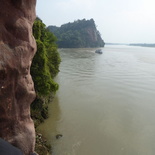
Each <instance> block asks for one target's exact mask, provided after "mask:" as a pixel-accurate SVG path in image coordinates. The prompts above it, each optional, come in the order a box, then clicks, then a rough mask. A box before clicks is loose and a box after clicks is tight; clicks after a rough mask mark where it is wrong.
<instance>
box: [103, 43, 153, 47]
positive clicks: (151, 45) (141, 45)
mask: <svg viewBox="0 0 155 155" xmlns="http://www.w3.org/2000/svg"><path fill="white" fill-rule="evenodd" d="M105 45H126V46H140V47H153V48H154V47H155V44H146V43H134V44H125V43H105Z"/></svg>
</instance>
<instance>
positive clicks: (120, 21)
mask: <svg viewBox="0 0 155 155" xmlns="http://www.w3.org/2000/svg"><path fill="white" fill-rule="evenodd" d="M36 13H37V15H38V16H39V17H40V18H41V19H42V21H43V22H44V23H45V24H46V25H47V26H49V25H56V26H60V25H62V24H64V23H68V22H73V21H74V20H77V19H83V18H85V19H91V18H93V19H94V20H95V23H96V25H97V29H98V30H99V31H100V33H101V35H102V38H103V39H104V41H105V42H107V43H109V42H111V43H155V0H37V7H36Z"/></svg>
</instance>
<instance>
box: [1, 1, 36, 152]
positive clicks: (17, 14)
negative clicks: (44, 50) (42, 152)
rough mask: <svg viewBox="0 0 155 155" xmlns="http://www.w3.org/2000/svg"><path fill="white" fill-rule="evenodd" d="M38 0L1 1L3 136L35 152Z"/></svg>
mask: <svg viewBox="0 0 155 155" xmlns="http://www.w3.org/2000/svg"><path fill="white" fill-rule="evenodd" d="M35 5H36V0H0V137H1V138H3V139H4V140H6V141H8V142H10V143H11V144H13V145H14V146H16V147H18V148H20V149H21V150H22V151H23V152H24V154H25V155H29V154H30V153H31V152H33V151H34V144H35V130H34V124H33V121H32V120H31V118H30V104H31V102H32V101H33V100H34V98H35V91H34V85H33V81H32V78H31V75H30V66H31V62H32V59H33V56H34V54H35V51H36V43H35V40H34V37H33V36H32V25H33V22H34V20H35V18H36V15H35Z"/></svg>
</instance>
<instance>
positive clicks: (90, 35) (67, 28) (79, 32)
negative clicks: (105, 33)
mask: <svg viewBox="0 0 155 155" xmlns="http://www.w3.org/2000/svg"><path fill="white" fill-rule="evenodd" d="M48 29H49V30H50V31H51V32H53V33H54V34H55V36H56V37H57V38H58V42H57V44H58V47H59V48H79V47H104V44H105V43H104V41H103V39H102V38H101V35H100V33H99V31H98V30H97V28H96V25H95V22H94V20H93V19H90V20H85V19H83V20H77V21H75V22H73V23H67V24H64V25H61V27H56V26H49V27H48Z"/></svg>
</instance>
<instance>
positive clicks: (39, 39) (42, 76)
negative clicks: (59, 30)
mask: <svg viewBox="0 0 155 155" xmlns="http://www.w3.org/2000/svg"><path fill="white" fill-rule="evenodd" d="M33 35H34V37H35V39H36V43H37V52H36V54H35V56H34V58H33V61H32V65H31V75H32V78H33V81H34V87H35V91H36V93H37V97H36V99H35V100H34V102H33V103H32V104H31V117H32V118H33V120H34V122H35V125H36V126H38V125H39V124H40V123H41V122H43V121H44V119H46V118H47V117H48V103H49V101H50V99H51V94H53V93H54V92H56V91H57V90H58V84H57V83H56V82H54V80H53V78H54V77H55V76H56V75H57V73H58V72H59V64H60V61H61V60H60V56H59V53H58V51H57V45H56V44H55V42H56V37H55V36H54V35H53V34H52V33H51V32H50V31H49V30H47V28H46V25H45V24H44V23H43V22H42V21H41V20H40V19H39V18H37V19H36V20H35V22H34V25H33Z"/></svg>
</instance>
